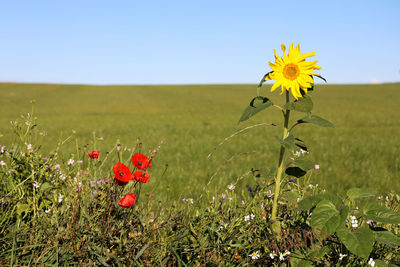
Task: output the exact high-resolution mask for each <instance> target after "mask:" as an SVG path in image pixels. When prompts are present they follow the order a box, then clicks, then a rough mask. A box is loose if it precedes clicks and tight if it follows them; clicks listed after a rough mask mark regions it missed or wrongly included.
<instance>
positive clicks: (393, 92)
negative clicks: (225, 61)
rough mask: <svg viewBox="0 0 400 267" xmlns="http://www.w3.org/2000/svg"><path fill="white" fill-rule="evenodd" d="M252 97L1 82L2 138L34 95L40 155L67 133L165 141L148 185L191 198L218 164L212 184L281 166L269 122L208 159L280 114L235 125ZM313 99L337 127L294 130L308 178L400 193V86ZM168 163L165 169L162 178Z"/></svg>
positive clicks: (354, 88) (67, 148) (318, 94)
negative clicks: (305, 151) (310, 164)
mask: <svg viewBox="0 0 400 267" xmlns="http://www.w3.org/2000/svg"><path fill="white" fill-rule="evenodd" d="M255 95H256V86H255V85H182V86H156V85H154V86H87V85H56V84H13V83H2V84H0V106H1V112H0V134H3V137H1V138H0V143H1V144H5V145H10V144H11V143H12V142H13V138H14V137H13V135H12V131H11V125H10V121H11V120H15V119H16V118H19V117H20V115H21V114H23V113H27V112H29V111H30V109H31V107H30V103H29V102H30V100H36V103H35V114H36V116H37V117H38V122H39V129H42V130H45V131H46V132H47V133H48V135H47V136H45V137H42V138H41V139H39V143H41V144H42V149H43V153H47V152H48V151H50V150H52V149H54V148H55V147H56V144H57V142H58V140H59V138H60V136H61V135H62V136H64V137H65V136H68V135H69V134H70V133H71V131H72V130H75V131H76V138H77V142H78V146H79V147H83V145H85V144H89V148H91V147H92V140H93V138H92V132H96V135H97V136H102V137H104V141H101V142H97V148H98V149H99V150H101V151H102V153H104V152H105V151H110V150H111V149H112V148H113V147H114V145H115V144H116V142H117V139H119V140H120V142H121V144H122V147H123V148H124V147H134V146H135V144H136V138H137V137H140V138H141V141H142V142H143V145H144V148H145V149H147V148H148V147H153V148H154V147H155V146H157V144H158V143H159V142H160V141H165V142H166V144H165V145H163V146H162V148H161V150H160V152H159V153H158V155H157V158H156V159H155V161H154V165H153V166H154V168H153V169H152V179H151V182H150V184H151V183H159V187H158V191H157V194H158V195H159V196H160V197H161V198H163V199H167V198H169V199H171V200H172V199H176V197H178V196H179V197H194V198H195V199H196V197H198V195H199V194H200V193H201V189H202V188H203V187H204V186H205V184H207V182H208V181H209V178H210V177H211V176H212V175H213V174H214V173H215V172H216V171H217V169H218V168H219V167H221V166H222V168H221V170H220V171H219V172H218V174H217V175H215V177H214V180H213V181H212V182H211V183H210V187H209V188H208V189H209V190H210V191H214V190H222V189H224V188H226V186H227V185H229V184H230V183H231V182H232V181H234V180H236V179H237V178H238V177H240V176H241V175H243V174H244V173H245V172H247V171H248V170H250V169H251V168H253V167H254V168H260V167H273V166H275V165H276V164H277V154H278V150H279V147H278V144H277V142H276V140H275V138H274V136H275V135H279V136H280V135H281V128H280V127H270V126H261V127H256V128H253V129H251V130H249V131H246V132H244V133H243V134H240V135H239V136H236V137H234V138H232V139H230V140H229V141H228V142H226V143H225V144H224V145H222V146H220V147H219V148H218V149H217V151H216V152H215V154H214V155H213V156H212V157H211V158H210V159H208V158H207V155H208V154H209V153H210V152H211V151H212V150H213V147H215V146H216V145H217V144H218V143H219V142H221V141H222V140H223V139H224V138H225V137H227V136H229V135H231V134H232V133H234V132H236V131H238V130H240V129H243V128H245V127H247V126H250V125H253V124H257V123H261V122H271V123H276V124H279V123H281V121H282V120H281V116H280V113H279V111H278V110H274V109H272V108H270V109H268V110H266V111H263V112H262V113H260V114H258V115H257V116H255V117H253V118H251V119H250V120H249V121H246V122H245V123H241V124H238V123H237V122H238V119H239V117H240V115H241V114H242V112H243V110H244V108H245V107H246V106H247V105H248V103H249V101H250V100H251V99H252V98H253V97H254V96H255ZM261 95H265V96H268V97H270V98H272V99H273V100H276V101H277V102H279V101H282V97H281V96H279V94H278V93H277V92H274V93H273V94H272V93H270V92H269V86H265V87H263V88H262V90H261ZM313 101H314V111H313V114H316V115H319V116H321V117H323V118H326V119H328V120H330V121H331V122H332V123H333V124H334V125H335V127H336V128H335V129H330V128H319V127H317V126H312V125H304V126H303V125H302V126H299V127H298V128H296V132H295V135H296V136H298V137H300V138H301V139H303V141H305V142H306V143H307V144H308V145H309V147H310V148H311V158H312V159H313V160H314V161H315V162H316V163H318V164H319V165H320V170H318V171H315V172H314V174H313V176H312V178H311V182H312V183H314V184H315V183H318V184H319V185H320V186H323V187H326V188H327V189H329V190H330V191H333V192H339V193H342V192H343V191H344V190H345V189H348V188H350V187H354V186H361V187H364V186H368V187H373V188H376V189H377V190H378V191H379V192H380V193H381V194H386V192H389V191H391V190H395V191H400V116H399V114H400V105H399V102H400V84H399V83H395V84H380V85H316V90H315V91H314V94H313ZM291 119H295V118H291ZM20 123H21V122H20ZM22 123H23V122H22ZM75 147H76V143H75V141H73V140H72V141H71V142H69V143H67V144H65V145H64V146H63V147H62V149H61V151H62V154H63V158H64V159H65V160H67V159H68V158H69V157H70V154H71V153H76V149H75ZM145 151H146V150H145ZM246 152H250V153H246ZM234 155H237V156H236V157H234V158H233V159H232V160H231V161H229V162H228V163H226V164H224V162H225V160H226V159H229V158H231V157H232V156H234ZM165 164H168V171H167V173H166V175H165V176H164V177H163V178H162V179H159V178H160V176H161V173H162V172H163V170H164V167H163V166H164V165H165ZM110 166H111V165H110ZM255 183H257V179H256V178H253V177H245V178H243V180H242V182H241V183H240V184H239V187H242V188H245V186H244V185H245V184H255ZM150 187H151V186H150ZM150 187H149V188H150Z"/></svg>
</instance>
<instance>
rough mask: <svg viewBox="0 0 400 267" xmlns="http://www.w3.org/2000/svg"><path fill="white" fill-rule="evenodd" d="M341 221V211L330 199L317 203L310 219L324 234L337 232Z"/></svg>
mask: <svg viewBox="0 0 400 267" xmlns="http://www.w3.org/2000/svg"><path fill="white" fill-rule="evenodd" d="M339 222H340V216H339V211H338V210H337V209H336V206H335V204H333V203H332V202H330V201H329V200H322V201H321V202H319V203H318V204H317V206H316V207H315V209H314V210H313V213H312V216H311V221H310V223H311V225H312V226H313V227H315V228H317V230H319V231H321V233H322V235H323V236H325V235H332V234H333V233H335V231H336V228H337V227H338V226H339Z"/></svg>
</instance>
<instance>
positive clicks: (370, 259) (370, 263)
mask: <svg viewBox="0 0 400 267" xmlns="http://www.w3.org/2000/svg"><path fill="white" fill-rule="evenodd" d="M368 265H370V266H372V267H374V266H375V261H374V259H373V258H369V261H368Z"/></svg>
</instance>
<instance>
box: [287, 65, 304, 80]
mask: <svg viewBox="0 0 400 267" xmlns="http://www.w3.org/2000/svg"><path fill="white" fill-rule="evenodd" d="M299 74H300V70H299V67H298V66H297V65H295V64H287V65H285V67H284V68H283V76H285V78H286V79H289V80H292V81H293V80H294V79H296V78H297V76H299Z"/></svg>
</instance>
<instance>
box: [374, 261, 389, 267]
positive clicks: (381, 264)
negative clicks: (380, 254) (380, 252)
mask: <svg viewBox="0 0 400 267" xmlns="http://www.w3.org/2000/svg"><path fill="white" fill-rule="evenodd" d="M374 262H375V267H387V266H388V265H387V264H386V263H385V262H384V261H383V260H374ZM390 266H392V265H390Z"/></svg>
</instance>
